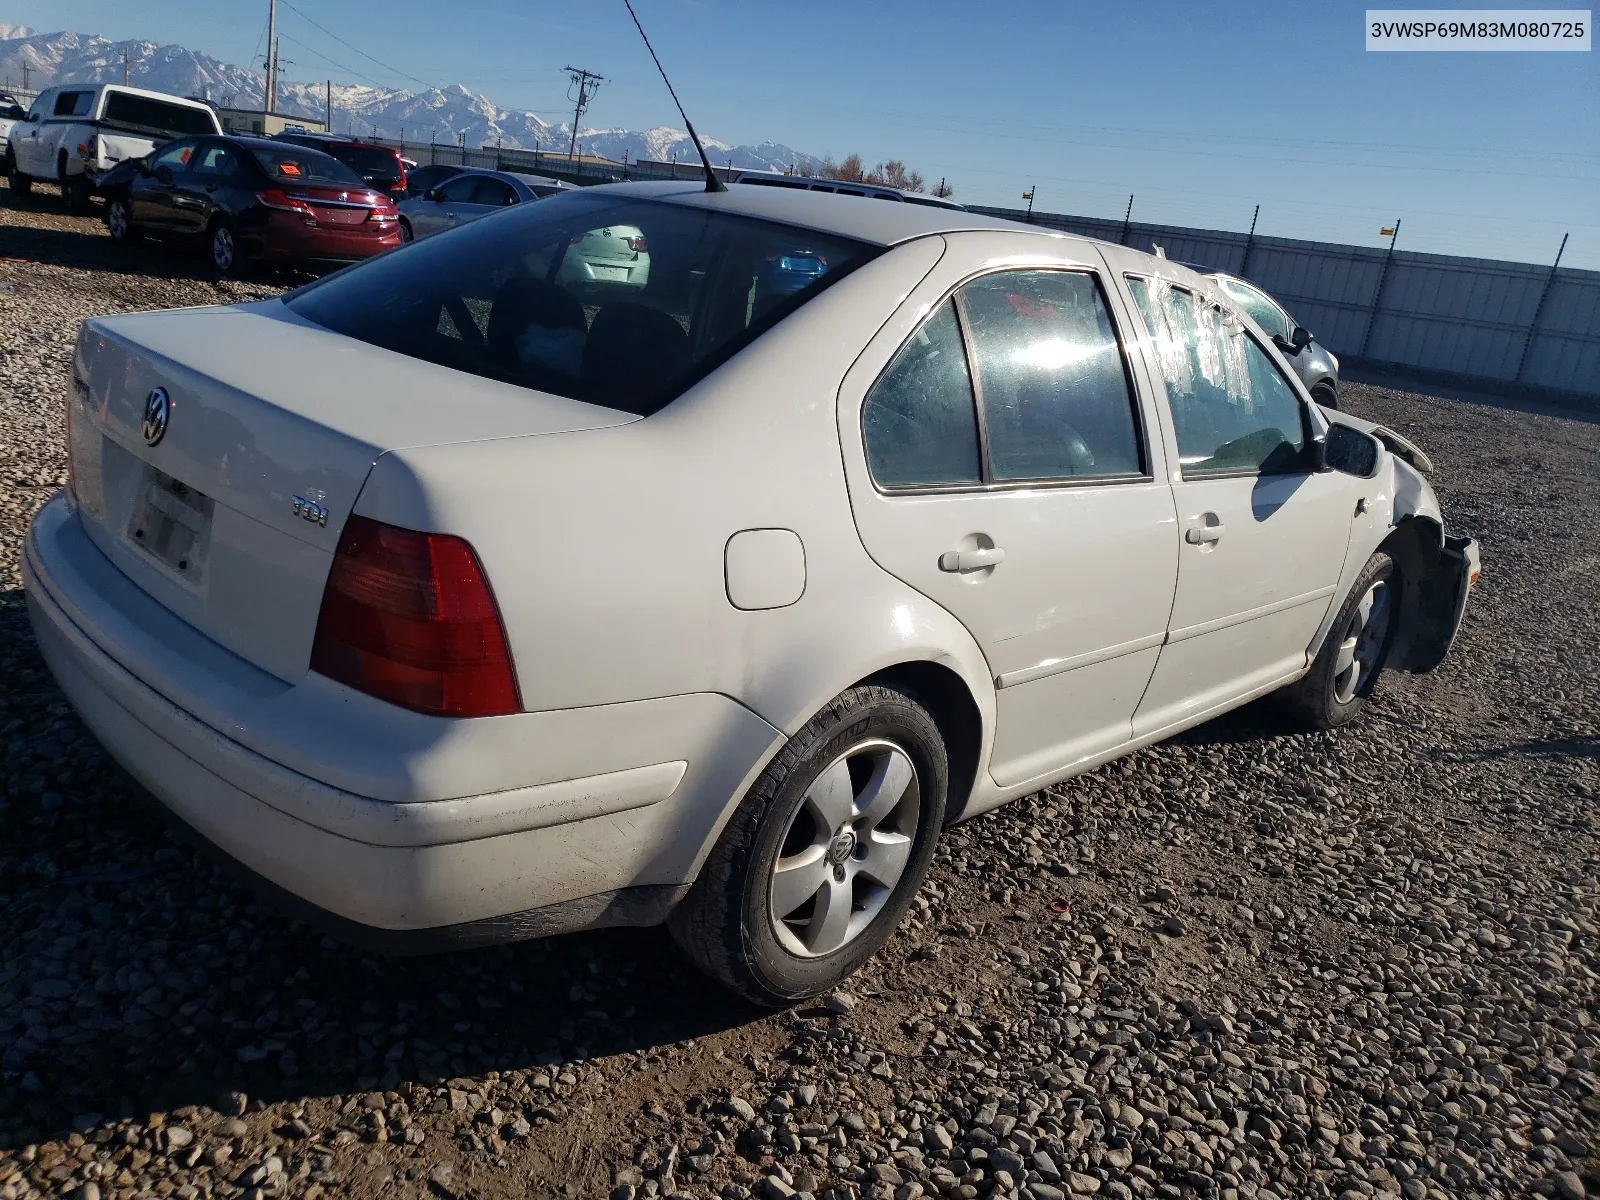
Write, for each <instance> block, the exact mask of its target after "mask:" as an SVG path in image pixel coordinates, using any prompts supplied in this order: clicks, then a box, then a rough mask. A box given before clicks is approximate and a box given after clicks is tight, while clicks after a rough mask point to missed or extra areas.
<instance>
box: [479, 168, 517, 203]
mask: <svg viewBox="0 0 1600 1200" xmlns="http://www.w3.org/2000/svg"><path fill="white" fill-rule="evenodd" d="M472 202H473V203H474V204H490V205H493V206H495V207H496V208H504V207H505V206H506V205H508V204H515V203H516V202H517V193H516V192H514V191H512V190H511V185H510V184H509V183H507V182H506V181H505V180H503V179H495V178H492V177H491V176H488V175H481V176H479V177H478V186H477V187H475V188H473V189H472Z"/></svg>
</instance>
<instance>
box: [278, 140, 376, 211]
mask: <svg viewBox="0 0 1600 1200" xmlns="http://www.w3.org/2000/svg"><path fill="white" fill-rule="evenodd" d="M272 140H273V141H275V142H289V143H291V144H293V145H296V146H305V147H307V148H308V149H311V150H321V151H322V152H323V153H324V154H331V155H333V157H334V158H337V159H338V160H339V161H340V162H342V163H343V164H344V165H345V166H347V167H349V168H350V169H351V170H352V171H354V172H355V173H356V174H357V175H359V176H361V182H362V183H364V184H366V185H367V186H368V187H370V188H377V189H378V190H379V191H381V192H387V193H388V195H389V197H390V199H392V200H394V201H395V202H396V203H398V202H400V201H401V200H404V199H405V198H406V164H405V160H404V159H402V158H401V157H400V152H399V151H398V150H391V149H389V147H387V146H378V145H374V144H373V143H372V142H363V141H361V140H360V139H359V138H341V137H336V136H335V135H334V134H331V133H313V132H310V131H305V130H298V129H292V130H287V131H285V132H283V133H280V134H278V135H277V136H276V137H274V138H273V139H272Z"/></svg>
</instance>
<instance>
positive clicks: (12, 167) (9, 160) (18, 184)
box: [6, 150, 33, 196]
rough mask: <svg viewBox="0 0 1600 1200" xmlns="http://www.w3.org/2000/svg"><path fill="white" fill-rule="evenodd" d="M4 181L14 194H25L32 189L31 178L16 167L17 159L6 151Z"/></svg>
mask: <svg viewBox="0 0 1600 1200" xmlns="http://www.w3.org/2000/svg"><path fill="white" fill-rule="evenodd" d="M6 183H7V184H8V185H9V186H10V188H11V194H12V195H14V196H26V195H27V194H28V193H29V192H31V191H33V180H32V179H31V178H30V177H28V176H27V175H24V174H23V173H22V172H21V171H20V170H19V169H18V168H17V160H16V158H15V157H13V156H12V154H11V152H10V151H9V150H8V151H6Z"/></svg>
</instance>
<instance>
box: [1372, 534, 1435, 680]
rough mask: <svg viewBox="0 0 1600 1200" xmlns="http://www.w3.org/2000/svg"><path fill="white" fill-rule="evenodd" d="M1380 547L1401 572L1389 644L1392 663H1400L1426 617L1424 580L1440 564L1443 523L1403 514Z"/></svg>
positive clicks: (1390, 663) (1404, 659) (1408, 657)
mask: <svg viewBox="0 0 1600 1200" xmlns="http://www.w3.org/2000/svg"><path fill="white" fill-rule="evenodd" d="M1378 549H1379V550H1381V551H1383V552H1384V553H1386V554H1388V555H1389V557H1390V558H1392V559H1393V560H1394V563H1395V567H1396V568H1397V569H1398V571H1399V572H1400V606H1399V608H1398V610H1397V611H1396V613H1395V617H1396V618H1397V621H1396V626H1395V632H1394V641H1393V642H1392V643H1391V645H1390V648H1389V655H1388V661H1389V665H1390V666H1394V667H1401V666H1402V665H1403V664H1404V663H1406V662H1407V661H1408V660H1409V659H1410V656H1411V650H1412V647H1413V645H1414V644H1415V642H1416V640H1417V636H1418V634H1419V633H1420V632H1421V630H1422V628H1423V626H1424V624H1425V622H1424V620H1423V615H1422V614H1423V601H1424V581H1425V580H1427V579H1428V578H1430V577H1431V576H1432V575H1433V574H1434V572H1435V571H1437V570H1438V566H1439V555H1440V553H1441V552H1442V551H1443V550H1444V526H1443V525H1442V524H1441V523H1440V522H1439V521H1437V520H1435V519H1434V518H1433V517H1432V516H1430V515H1428V514H1426V513H1414V514H1412V515H1410V516H1407V517H1403V518H1401V520H1400V521H1399V522H1398V523H1397V524H1396V525H1395V527H1394V529H1393V531H1391V532H1390V534H1389V536H1388V537H1386V538H1384V539H1383V542H1382V543H1381V544H1380V545H1379V546H1378Z"/></svg>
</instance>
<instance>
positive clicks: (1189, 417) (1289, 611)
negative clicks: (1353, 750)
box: [1125, 276, 1360, 736]
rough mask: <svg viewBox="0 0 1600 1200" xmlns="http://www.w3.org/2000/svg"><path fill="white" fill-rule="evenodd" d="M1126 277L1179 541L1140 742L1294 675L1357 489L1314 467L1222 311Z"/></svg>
mask: <svg viewBox="0 0 1600 1200" xmlns="http://www.w3.org/2000/svg"><path fill="white" fill-rule="evenodd" d="M1125 282H1126V284H1127V286H1128V288H1129V291H1130V294H1131V295H1132V297H1133V300H1134V302H1135V307H1136V308H1137V309H1138V310H1139V312H1140V313H1141V315H1142V317H1143V319H1144V321H1145V323H1146V327H1147V332H1148V333H1149V335H1150V336H1149V341H1148V343H1147V344H1148V345H1149V346H1150V348H1151V349H1152V351H1153V352H1154V356H1155V358H1156V359H1157V360H1158V362H1159V364H1160V374H1161V376H1162V378H1163V381H1164V384H1165V388H1166V392H1167V398H1168V404H1169V409H1170V413H1171V418H1172V422H1171V435H1172V437H1173V439H1174V441H1175V443H1176V445H1175V449H1176V452H1177V461H1178V466H1179V472H1178V475H1177V477H1176V478H1175V479H1174V480H1173V494H1174V497H1175V500H1176V504H1177V513H1178V523H1179V527H1180V529H1181V532H1182V539H1183V540H1182V544H1181V547H1180V551H1179V567H1178V588H1177V595H1176V597H1175V598H1174V600H1173V605H1172V618H1171V622H1170V627H1169V629H1168V633H1167V644H1166V646H1165V647H1164V648H1163V649H1162V651H1161V658H1160V661H1159V662H1158V663H1157V665H1156V670H1155V675H1154V677H1153V678H1152V679H1151V681H1150V688H1149V691H1148V693H1147V694H1146V695H1145V698H1144V700H1143V702H1142V703H1141V705H1140V707H1139V711H1138V713H1137V714H1136V715H1135V717H1134V733H1135V734H1136V735H1139V736H1143V735H1146V734H1153V733H1157V732H1160V731H1162V730H1166V729H1169V728H1172V727H1174V726H1177V725H1183V724H1189V723H1192V722H1193V720H1194V719H1196V718H1197V717H1199V716H1200V715H1201V714H1205V713H1209V712H1212V711H1215V710H1217V709H1218V708H1221V707H1224V706H1226V705H1228V704H1230V703H1233V702H1236V701H1238V700H1239V699H1240V698H1241V697H1245V696H1248V695H1251V694H1254V693H1258V692H1261V691H1263V690H1266V689H1268V688H1271V687H1273V686H1276V685H1278V684H1281V683H1283V682H1286V681H1287V680H1288V679H1290V678H1292V677H1293V676H1294V675H1295V674H1297V673H1298V672H1300V671H1301V670H1303V669H1304V667H1305V666H1306V663H1307V654H1308V651H1309V649H1310V643H1311V640H1312V638H1313V637H1314V636H1315V634H1316V631H1317V628H1318V626H1319V625H1320V623H1321V621H1322V618H1323V616H1324V614H1325V613H1326V612H1327V610H1328V607H1329V605H1330V604H1332V603H1334V602H1335V596H1334V589H1335V585H1336V584H1337V583H1338V580H1339V576H1340V573H1341V572H1342V570H1343V567H1344V557H1345V552H1346V548H1347V546H1348V544H1349V539H1350V529H1351V526H1352V523H1353V521H1354V519H1355V515H1356V514H1355V505H1356V501H1357V500H1358V499H1359V497H1360V486H1359V481H1358V480H1356V479H1354V478H1353V477H1352V476H1349V475H1344V474H1340V473H1337V472H1332V471H1319V470H1317V469H1316V464H1315V461H1314V453H1313V446H1312V444H1311V433H1312V431H1313V429H1315V428H1318V427H1319V426H1318V425H1317V424H1316V422H1317V418H1316V417H1315V416H1314V415H1313V413H1312V411H1311V405H1310V404H1309V402H1308V401H1306V400H1305V399H1304V398H1303V397H1302V396H1301V395H1300V394H1299V393H1298V392H1297V391H1296V390H1295V387H1294V385H1293V384H1292V383H1291V382H1290V381H1289V379H1288V377H1287V376H1286V375H1285V374H1284V372H1283V371H1282V370H1281V368H1280V366H1279V364H1278V363H1276V362H1274V361H1273V357H1272V355H1270V354H1269V353H1268V352H1267V350H1266V349H1265V347H1264V346H1263V345H1262V344H1261V343H1260V342H1258V341H1256V339H1255V337H1254V335H1252V334H1251V333H1250V332H1249V331H1247V330H1246V329H1245V327H1244V325H1243V323H1242V322H1241V321H1240V320H1239V319H1238V317H1237V316H1236V315H1235V314H1233V313H1231V312H1229V311H1228V310H1227V309H1225V308H1223V307H1222V306H1221V305H1219V304H1217V303H1215V302H1214V301H1213V300H1212V299H1209V298H1207V297H1206V296H1205V295H1202V294H1199V293H1198V292H1196V291H1192V290H1190V289H1188V288H1184V287H1179V286H1174V285H1172V284H1171V283H1168V282H1166V281H1163V280H1162V279H1160V278H1155V277H1147V278H1140V277H1133V276H1129V277H1127V278H1126V279H1125Z"/></svg>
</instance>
